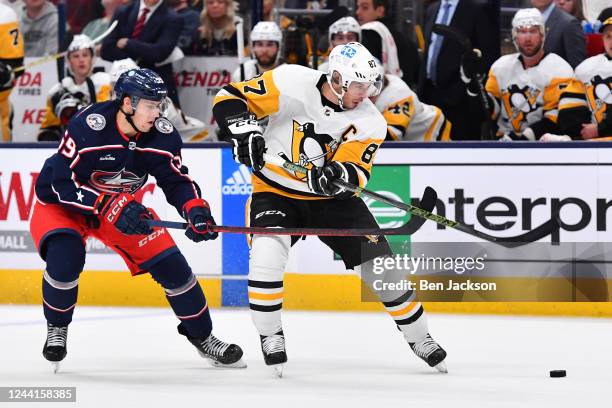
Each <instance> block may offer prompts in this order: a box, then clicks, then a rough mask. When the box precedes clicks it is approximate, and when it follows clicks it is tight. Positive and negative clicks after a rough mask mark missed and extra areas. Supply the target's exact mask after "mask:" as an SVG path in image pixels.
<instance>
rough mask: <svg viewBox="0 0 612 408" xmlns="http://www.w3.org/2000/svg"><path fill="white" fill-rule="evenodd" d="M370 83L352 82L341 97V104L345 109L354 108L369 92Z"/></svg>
mask: <svg viewBox="0 0 612 408" xmlns="http://www.w3.org/2000/svg"><path fill="white" fill-rule="evenodd" d="M370 86H371V85H370V83H368V82H356V81H353V82H351V84H350V85H349V87H348V89H347V90H346V92H345V93H344V96H343V97H342V103H343V104H344V107H345V108H346V109H354V108H356V107H357V106H358V105H359V104H360V103H361V102H363V100H364V99H365V98H367V97H368V96H369V95H368V93H369V92H370Z"/></svg>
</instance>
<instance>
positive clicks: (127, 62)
mask: <svg viewBox="0 0 612 408" xmlns="http://www.w3.org/2000/svg"><path fill="white" fill-rule="evenodd" d="M135 68H139V67H138V65H137V64H136V63H135V62H134V60H133V59H131V58H126V59H122V60H117V61H114V62H113V66H112V67H111V69H110V77H111V87H114V86H115V84H116V83H117V80H118V79H119V77H120V76H121V74H123V73H124V72H125V71H129V70H130V69H135Z"/></svg>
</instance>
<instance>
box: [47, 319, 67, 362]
mask: <svg viewBox="0 0 612 408" xmlns="http://www.w3.org/2000/svg"><path fill="white" fill-rule="evenodd" d="M67 341H68V326H64V327H59V326H52V325H50V324H49V323H47V340H46V341H45V346H44V347H43V352H42V353H43V356H44V357H45V358H46V359H47V360H48V361H50V362H51V364H52V365H53V372H54V373H57V371H58V370H59V366H60V361H62V360H63V359H64V358H65V357H66V353H67V351H66V343H67Z"/></svg>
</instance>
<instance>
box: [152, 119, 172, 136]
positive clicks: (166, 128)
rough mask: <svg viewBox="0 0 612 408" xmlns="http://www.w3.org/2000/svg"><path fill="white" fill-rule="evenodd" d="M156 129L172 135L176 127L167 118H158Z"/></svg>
mask: <svg viewBox="0 0 612 408" xmlns="http://www.w3.org/2000/svg"><path fill="white" fill-rule="evenodd" d="M155 129H157V130H159V131H160V132H161V133H166V134H167V133H172V131H173V130H174V126H172V123H170V121H169V120H168V119H166V118H157V119H156V120H155Z"/></svg>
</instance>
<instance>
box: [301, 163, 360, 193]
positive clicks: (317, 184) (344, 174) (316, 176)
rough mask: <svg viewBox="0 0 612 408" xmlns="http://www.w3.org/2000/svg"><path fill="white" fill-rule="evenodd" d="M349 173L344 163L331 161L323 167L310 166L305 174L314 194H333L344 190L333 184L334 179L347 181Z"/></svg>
mask: <svg viewBox="0 0 612 408" xmlns="http://www.w3.org/2000/svg"><path fill="white" fill-rule="evenodd" d="M348 179H349V175H348V171H347V170H346V167H344V164H342V163H340V162H336V161H331V162H329V163H327V164H326V165H325V166H323V167H316V166H314V167H312V168H311V169H310V170H308V173H307V174H306V181H307V182H308V188H309V189H310V191H312V192H313V193H316V194H321V195H326V196H335V195H338V194H342V193H344V192H345V191H346V190H345V189H344V188H342V187H338V186H336V185H335V184H334V181H335V180H342V181H345V182H348Z"/></svg>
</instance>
